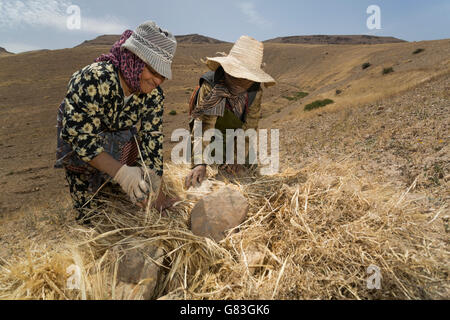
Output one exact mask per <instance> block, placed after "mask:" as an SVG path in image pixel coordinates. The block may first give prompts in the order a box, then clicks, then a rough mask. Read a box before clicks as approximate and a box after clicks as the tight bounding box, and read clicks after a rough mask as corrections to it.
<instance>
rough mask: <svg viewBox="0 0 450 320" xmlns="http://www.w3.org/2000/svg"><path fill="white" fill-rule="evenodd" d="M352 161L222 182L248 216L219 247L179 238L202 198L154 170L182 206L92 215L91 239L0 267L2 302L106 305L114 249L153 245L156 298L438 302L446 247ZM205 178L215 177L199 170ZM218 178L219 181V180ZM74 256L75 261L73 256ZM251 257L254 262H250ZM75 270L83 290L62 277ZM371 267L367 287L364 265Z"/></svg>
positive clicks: (410, 202)
mask: <svg viewBox="0 0 450 320" xmlns="http://www.w3.org/2000/svg"><path fill="white" fill-rule="evenodd" d="M354 169H355V168H354V167H353V165H352V163H350V162H348V161H342V162H334V161H327V160H326V159H321V161H317V162H315V163H313V164H310V165H308V166H307V167H304V168H303V169H302V170H300V171H292V170H288V171H285V172H283V173H280V174H277V175H274V176H258V175H256V174H254V173H252V174H249V175H248V176H246V177H242V178H240V179H239V180H236V181H234V183H235V184H237V186H238V188H239V189H240V190H241V192H242V194H244V195H245V197H246V198H247V199H248V201H249V213H248V219H247V220H246V221H245V222H244V223H242V224H241V225H240V226H239V227H238V228H236V229H235V230H234V231H236V232H234V233H231V232H230V233H229V234H228V235H227V237H226V238H225V239H224V240H222V241H221V242H220V243H219V244H216V243H215V242H213V241H212V240H209V239H205V238H202V237H197V236H195V235H193V234H192V233H191V232H190V231H189V213H190V210H191V209H192V207H193V206H194V204H195V202H196V200H197V199H198V198H199V196H201V195H202V194H205V193H207V192H210V191H211V190H216V189H217V188H219V187H220V186H221V185H223V183H224V182H221V181H218V180H216V179H214V178H210V179H209V180H208V181H209V185H210V186H209V191H205V190H208V188H206V189H205V190H204V191H203V192H200V191H197V193H196V191H194V190H189V191H186V190H184V189H183V186H182V183H183V178H184V177H185V175H186V174H187V173H188V172H189V168H187V167H184V166H172V165H166V170H165V172H166V181H165V186H164V187H165V192H166V193H167V194H169V195H170V196H178V197H180V198H181V199H182V200H181V201H180V202H179V203H177V204H176V205H175V207H174V208H172V209H171V210H170V211H168V214H167V215H166V216H162V215H160V214H159V213H157V212H155V211H151V210H148V209H147V210H141V211H137V210H133V209H132V207H131V206H130V204H129V203H128V202H127V201H126V200H125V199H123V198H121V197H120V196H117V198H116V199H111V200H109V201H110V203H109V206H108V208H107V209H105V210H103V211H102V212H98V216H97V217H96V218H95V219H94V221H93V223H94V225H95V228H96V231H95V232H87V233H83V236H82V238H83V239H85V240H84V241H82V242H81V243H79V244H78V246H77V248H75V249H71V250H67V249H65V250H63V249H61V250H60V251H59V252H55V253H52V252H53V251H49V250H48V248H47V249H46V250H42V251H39V250H38V249H35V250H34V251H33V252H32V253H31V254H29V256H28V258H27V259H17V260H15V261H10V262H8V263H6V264H3V265H1V266H0V269H1V272H0V298H2V299H11V298H12V299H112V298H114V297H115V295H114V288H115V286H114V285H113V284H114V283H115V279H116V272H117V260H118V257H117V255H116V254H114V252H115V250H114V248H115V247H117V245H123V244H126V245H127V246H131V247H136V246H140V245H142V244H144V243H147V244H148V243H158V245H159V246H160V247H161V248H163V250H164V252H165V258H164V267H163V277H162V279H161V281H160V283H159V284H158V286H157V293H156V296H158V297H159V296H163V295H167V294H171V296H176V297H179V298H188V299H238V300H239V299H393V298H394V299H441V298H446V297H448V294H449V283H448V271H449V270H448V252H447V251H446V249H445V248H446V247H445V245H444V244H443V242H442V241H441V240H439V239H440V238H439V236H436V235H435V234H433V233H432V230H431V229H430V228H431V227H432V226H433V225H432V224H429V222H430V221H431V220H432V217H431V215H434V213H433V214H430V213H424V211H423V210H421V207H420V206H419V205H418V200H417V197H416V196H413V195H411V192H412V191H413V189H414V185H412V186H411V187H410V188H408V190H398V189H395V188H394V187H393V186H390V185H386V184H384V183H383V182H382V180H378V178H377V177H370V176H363V177H358V176H355V175H354V171H355V170H354ZM209 170H210V174H215V173H216V172H215V171H213V170H211V169H209ZM225 183H230V182H229V181H226V182H225ZM74 252H77V254H74ZM255 253H257V254H259V255H260V256H262V257H263V258H262V260H261V261H259V262H258V263H257V264H256V265H255V264H252V263H254V262H252V261H251V259H250V256H252V255H254V254H255ZM72 263H75V264H77V265H80V266H82V267H81V270H82V275H83V289H82V290H78V291H70V290H68V289H67V288H66V281H67V280H66V278H65V277H64V276H63V275H64V272H65V270H66V268H67V266H69V265H70V264H72ZM371 265H375V266H377V267H378V268H379V269H380V270H381V276H382V280H381V289H380V290H375V289H368V288H367V278H368V277H369V276H370V274H368V273H367V272H368V271H367V270H368V267H369V266H371Z"/></svg>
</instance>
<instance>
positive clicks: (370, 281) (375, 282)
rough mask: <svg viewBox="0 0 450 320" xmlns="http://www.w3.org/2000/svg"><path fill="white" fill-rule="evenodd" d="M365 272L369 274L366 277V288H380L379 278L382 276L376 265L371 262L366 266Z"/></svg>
mask: <svg viewBox="0 0 450 320" xmlns="http://www.w3.org/2000/svg"><path fill="white" fill-rule="evenodd" d="M367 274H370V276H369V277H368V278H367V280H366V282H367V289H377V290H380V289H381V279H382V278H383V277H382V276H381V270H380V268H379V267H378V266H376V265H374V264H371V265H370V266H369V267H368V268H367Z"/></svg>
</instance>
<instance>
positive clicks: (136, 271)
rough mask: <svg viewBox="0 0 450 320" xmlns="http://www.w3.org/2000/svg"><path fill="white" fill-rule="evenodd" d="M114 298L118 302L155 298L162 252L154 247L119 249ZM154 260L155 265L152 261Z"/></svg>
mask: <svg viewBox="0 0 450 320" xmlns="http://www.w3.org/2000/svg"><path fill="white" fill-rule="evenodd" d="M121 249H122V250H123V253H124V255H123V257H122V258H121V260H120V262H119V267H118V271H117V280H118V283H117V285H116V288H115V291H116V293H115V297H116V299H118V300H150V299H152V298H154V296H155V289H156V285H157V283H158V280H159V276H160V269H161V267H160V265H161V264H162V262H163V261H162V260H163V255H164V252H163V250H162V249H161V248H159V247H158V246H156V245H153V244H152V245H145V246H141V247H138V248H132V249H128V248H121ZM152 259H153V260H155V261H156V262H157V263H155V262H153V261H152Z"/></svg>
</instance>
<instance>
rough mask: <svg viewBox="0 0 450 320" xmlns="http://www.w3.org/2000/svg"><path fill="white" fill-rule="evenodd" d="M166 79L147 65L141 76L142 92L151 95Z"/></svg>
mask: <svg viewBox="0 0 450 320" xmlns="http://www.w3.org/2000/svg"><path fill="white" fill-rule="evenodd" d="M164 80H166V78H164V77H163V76H162V75H160V74H159V73H158V72H156V71H155V70H154V69H153V68H152V67H150V66H149V65H146V66H145V67H144V70H143V71H142V74H141V92H142V93H145V94H147V93H150V92H152V91H153V90H154V89H155V88H157V87H159V86H160V85H161V84H162V83H163V82H164Z"/></svg>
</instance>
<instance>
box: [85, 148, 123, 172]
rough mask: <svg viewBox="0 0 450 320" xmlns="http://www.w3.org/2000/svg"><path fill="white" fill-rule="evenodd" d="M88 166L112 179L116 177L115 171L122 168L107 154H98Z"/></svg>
mask: <svg viewBox="0 0 450 320" xmlns="http://www.w3.org/2000/svg"><path fill="white" fill-rule="evenodd" d="M89 164H90V165H91V166H93V167H94V168H96V169H98V170H100V171H102V172H104V173H107V174H108V175H109V176H110V177H112V178H114V177H115V176H116V173H117V171H119V169H120V168H121V167H122V164H121V163H120V162H119V161H117V160H116V159H114V158H113V157H112V156H111V155H110V154H109V153H107V152H102V153H100V154H99V155H98V156H96V157H95V158H94V159H92V160H91V161H90V162H89Z"/></svg>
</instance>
